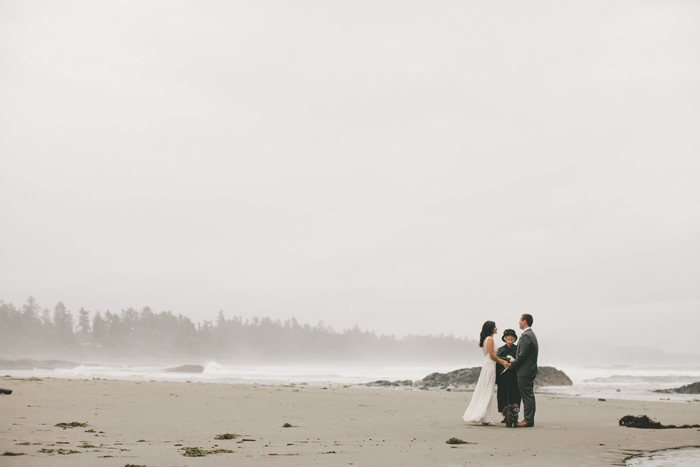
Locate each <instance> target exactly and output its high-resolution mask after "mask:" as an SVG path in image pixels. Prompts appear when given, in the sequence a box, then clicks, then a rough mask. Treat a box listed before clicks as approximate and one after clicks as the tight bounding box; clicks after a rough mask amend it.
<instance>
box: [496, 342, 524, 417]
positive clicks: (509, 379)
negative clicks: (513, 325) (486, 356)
mask: <svg viewBox="0 0 700 467" xmlns="http://www.w3.org/2000/svg"><path fill="white" fill-rule="evenodd" d="M517 351H518V347H517V346H516V345H515V344H513V345H512V346H511V347H510V349H509V348H508V346H507V345H504V346H503V347H500V348H499V349H498V352H496V355H498V357H499V358H501V359H504V360H505V356H506V355H510V356H511V357H513V358H515V354H516V352H517ZM504 369H505V368H504V367H503V366H501V365H499V364H496V384H498V392H497V395H496V397H497V399H498V411H499V412H501V411H502V410H503V408H504V407H505V406H506V405H510V404H518V405H520V389H519V388H518V375H517V374H516V373H515V371H513V369H510V370H508V371H506V372H505V373H503V370H504ZM501 373H503V374H501Z"/></svg>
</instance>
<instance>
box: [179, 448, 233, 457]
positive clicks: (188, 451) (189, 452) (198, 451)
mask: <svg viewBox="0 0 700 467" xmlns="http://www.w3.org/2000/svg"><path fill="white" fill-rule="evenodd" d="M233 452H235V451H231V450H230V449H209V450H207V449H202V448H196V447H195V448H184V452H183V453H182V455H183V456H185V457H205V456H206V455H207V454H231V453H233Z"/></svg>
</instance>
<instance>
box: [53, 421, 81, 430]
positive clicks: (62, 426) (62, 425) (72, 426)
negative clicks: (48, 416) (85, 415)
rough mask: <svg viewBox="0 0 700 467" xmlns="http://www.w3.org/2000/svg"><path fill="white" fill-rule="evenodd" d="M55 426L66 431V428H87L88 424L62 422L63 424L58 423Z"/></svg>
mask: <svg viewBox="0 0 700 467" xmlns="http://www.w3.org/2000/svg"><path fill="white" fill-rule="evenodd" d="M54 426H58V427H61V428H63V429H64V430H65V429H66V428H75V427H78V426H87V422H85V423H81V422H70V423H65V422H61V423H56V425H54Z"/></svg>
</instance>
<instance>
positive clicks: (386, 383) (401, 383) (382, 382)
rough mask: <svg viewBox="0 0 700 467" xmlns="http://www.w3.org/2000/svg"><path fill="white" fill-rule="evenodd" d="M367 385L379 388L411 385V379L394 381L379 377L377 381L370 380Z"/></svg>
mask: <svg viewBox="0 0 700 467" xmlns="http://www.w3.org/2000/svg"><path fill="white" fill-rule="evenodd" d="M367 386H369V387H380V388H388V387H397V386H413V381H411V380H410V379H404V380H396V381H388V380H385V379H380V380H377V381H372V382H371V383H367Z"/></svg>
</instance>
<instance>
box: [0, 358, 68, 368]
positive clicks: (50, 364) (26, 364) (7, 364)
mask: <svg viewBox="0 0 700 467" xmlns="http://www.w3.org/2000/svg"><path fill="white" fill-rule="evenodd" d="M76 366H80V363H75V362H66V361H63V360H29V359H25V360H0V370H55V369H57V368H61V369H71V368H75V367H76Z"/></svg>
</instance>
